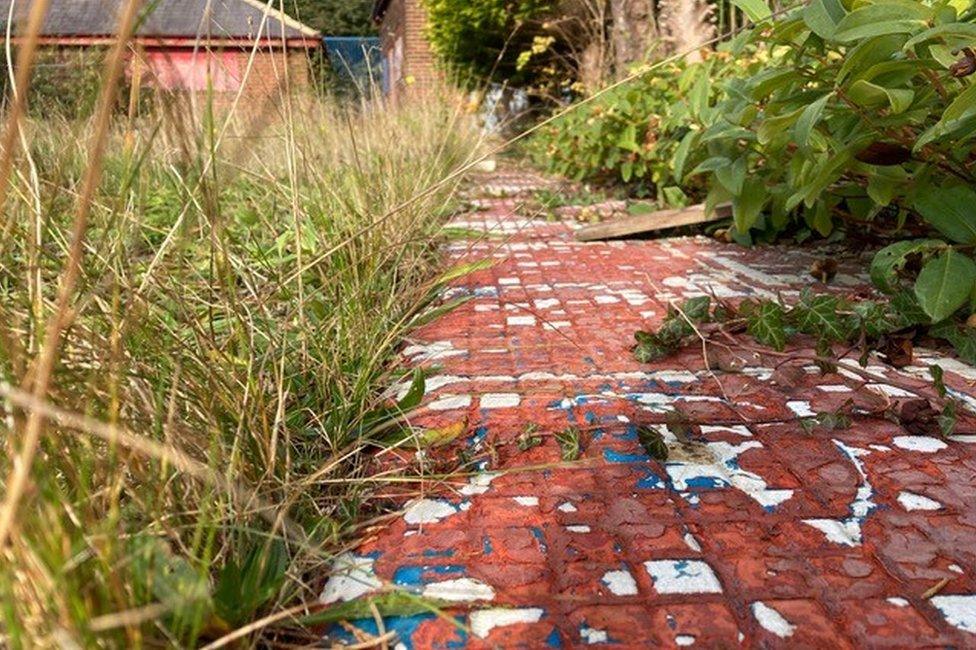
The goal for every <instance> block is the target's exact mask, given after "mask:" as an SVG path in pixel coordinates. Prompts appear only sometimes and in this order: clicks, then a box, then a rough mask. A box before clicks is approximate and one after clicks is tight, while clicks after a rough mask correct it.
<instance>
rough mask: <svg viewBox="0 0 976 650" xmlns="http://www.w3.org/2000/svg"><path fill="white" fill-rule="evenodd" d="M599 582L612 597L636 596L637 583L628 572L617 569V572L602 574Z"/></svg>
mask: <svg viewBox="0 0 976 650" xmlns="http://www.w3.org/2000/svg"><path fill="white" fill-rule="evenodd" d="M601 582H603V584H605V585H606V586H607V589H609V590H610V593H612V594H613V595H614V596H636V595H637V581H636V580H634V576H632V575H631V574H630V571H627V570H625V569H619V570H617V571H607V572H606V573H604V574H603V578H601Z"/></svg>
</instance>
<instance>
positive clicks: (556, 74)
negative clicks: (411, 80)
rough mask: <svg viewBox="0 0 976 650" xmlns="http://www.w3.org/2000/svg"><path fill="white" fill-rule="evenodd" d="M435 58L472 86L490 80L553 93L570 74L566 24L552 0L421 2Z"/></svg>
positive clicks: (563, 12)
mask: <svg viewBox="0 0 976 650" xmlns="http://www.w3.org/2000/svg"><path fill="white" fill-rule="evenodd" d="M424 4H425V6H426V8H427V37H428V40H429V41H430V44H431V47H432V48H433V50H434V52H435V53H436V54H437V55H438V57H439V58H440V60H441V61H442V62H444V63H446V64H447V65H448V66H450V67H451V68H452V69H455V70H457V71H458V72H460V73H461V76H462V78H469V79H471V81H472V82H473V83H475V84H476V85H481V84H484V83H487V82H491V81H496V82H501V83H505V84H507V85H512V86H516V87H520V86H522V87H530V88H533V89H535V90H538V91H544V92H550V93H559V92H560V90H559V88H560V87H561V86H563V85H564V84H565V85H568V84H571V83H572V82H573V77H574V66H573V64H572V63H571V62H570V59H572V58H573V53H572V49H573V44H572V43H571V41H572V40H573V34H574V32H575V30H574V29H572V28H567V24H577V23H578V22H579V21H578V20H577V19H576V18H575V17H573V16H572V12H568V13H567V12H566V9H567V7H566V6H558V5H559V3H554V2H552V0H515V1H514V2H513V1H512V0H479V1H478V2H471V1H470V0H424Z"/></svg>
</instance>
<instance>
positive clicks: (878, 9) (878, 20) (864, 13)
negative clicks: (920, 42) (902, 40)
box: [834, 1, 932, 42]
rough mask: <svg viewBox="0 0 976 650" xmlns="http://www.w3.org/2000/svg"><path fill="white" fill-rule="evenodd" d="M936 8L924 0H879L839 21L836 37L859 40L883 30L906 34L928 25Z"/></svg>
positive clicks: (848, 40)
mask: <svg viewBox="0 0 976 650" xmlns="http://www.w3.org/2000/svg"><path fill="white" fill-rule="evenodd" d="M931 15H932V10H931V9H930V8H928V7H926V6H925V5H923V4H922V3H920V2H912V1H908V2H878V3H875V4H869V5H865V6H862V7H860V8H858V9H855V10H854V11H852V12H851V13H849V14H847V15H846V16H844V18H843V19H842V20H841V21H840V22H839V23H838V24H837V29H836V30H835V32H834V39H836V40H838V41H841V42H850V41H855V40H858V39H861V38H869V37H871V36H881V35H882V34H906V33H912V32H915V31H918V30H921V29H924V28H925V27H926V21H927V20H929V19H930V18H931Z"/></svg>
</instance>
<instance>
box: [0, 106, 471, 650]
mask: <svg viewBox="0 0 976 650" xmlns="http://www.w3.org/2000/svg"><path fill="white" fill-rule="evenodd" d="M458 106H460V103H459V102H456V101H453V100H451V99H449V98H446V97H431V98H430V99H429V100H428V101H424V102H420V101H418V102H414V103H410V104H407V105H405V106H402V107H400V108H399V109H397V110H392V109H388V107H385V106H381V105H378V104H372V103H365V102H364V103H362V104H360V105H357V106H351V107H349V106H346V107H341V106H338V105H336V104H335V103H333V102H330V101H327V100H322V101H318V100H316V101H310V102H309V101H304V100H303V102H302V103H301V105H300V106H290V107H289V110H288V111H286V112H285V117H284V118H282V119H279V120H276V121H274V122H273V123H271V124H269V125H268V127H267V129H265V130H264V131H262V132H261V134H260V137H250V138H241V137H235V136H234V135H233V133H234V131H233V129H224V128H223V123H222V122H220V120H219V117H217V116H214V115H205V116H204V119H203V120H202V121H201V122H200V125H199V126H197V125H195V124H193V123H192V122H193V121H192V120H190V119H188V118H186V117H180V116H181V115H183V116H185V115H186V112H184V111H182V110H180V109H179V107H176V108H174V107H173V106H170V107H168V108H167V109H166V110H163V109H162V108H161V109H160V110H158V111H155V112H153V113H151V114H149V115H144V116H141V117H140V118H138V120H136V121H134V122H130V123H126V124H124V125H121V126H118V127H113V129H111V130H110V132H108V133H105V134H103V135H101V136H100V135H99V134H98V130H99V124H98V121H97V119H98V118H97V116H96V117H95V118H93V119H92V120H91V121H83V122H79V121H68V120H66V119H60V118H57V117H50V118H48V119H45V120H44V121H43V122H41V121H34V122H31V121H27V122H23V125H22V131H23V133H24V137H23V139H22V141H23V142H24V143H25V145H26V150H20V151H17V152H15V155H16V158H17V159H16V161H15V162H14V163H13V173H12V174H11V176H10V186H9V193H8V198H7V201H6V205H5V206H4V220H5V224H4V228H3V233H4V235H3V237H2V239H0V396H2V402H0V416H2V420H0V431H2V432H3V436H2V442H0V445H2V449H0V451H2V452H3V453H0V478H2V479H3V480H4V481H7V480H8V479H9V477H10V476H11V475H12V472H14V471H15V468H14V465H15V461H14V459H15V458H17V457H18V454H20V452H21V450H22V449H23V447H24V445H25V444H27V443H29V440H27V439H26V437H25V434H27V433H29V432H30V431H29V426H28V425H29V422H30V421H31V419H32V417H33V418H34V419H35V420H37V421H43V426H42V427H41V428H40V438H39V446H38V449H37V454H36V455H35V456H34V457H33V458H32V459H30V462H29V463H27V465H26V466H25V467H24V470H23V471H24V472H25V473H26V474H25V475H26V476H27V477H28V481H27V484H26V490H25V491H24V493H23V495H22V496H21V497H19V499H18V506H17V507H16V509H15V510H13V511H10V514H11V515H12V518H11V528H10V535H9V541H8V543H7V544H6V545H5V546H3V547H2V548H0V645H5V646H9V647H14V648H16V647H35V646H40V647H44V646H52V645H72V644H74V645H78V646H81V647H89V646H110V647H146V646H159V645H163V646H179V647H186V646H193V645H202V644H205V643H207V642H213V641H216V640H219V639H221V638H222V637H224V636H225V635H229V634H233V635H234V636H235V640H234V643H240V642H241V639H243V640H244V641H245V642H247V643H249V644H257V643H260V642H268V641H270V640H272V639H273V638H274V635H278V634H285V633H287V634H288V635H289V638H290V639H291V640H292V641H295V640H296V639H298V640H299V641H301V640H302V633H301V631H300V630H297V629H296V628H295V625H294V621H296V620H299V619H301V618H302V617H304V616H307V615H308V614H309V613H310V612H312V611H313V610H314V603H315V600H316V598H317V589H318V588H319V587H320V586H321V584H320V579H321V578H323V577H325V576H326V575H327V572H328V569H327V566H328V564H329V562H330V560H331V558H332V555H333V554H334V552H336V551H337V550H338V549H340V548H341V547H342V545H343V544H344V543H347V542H348V541H349V540H350V539H351V538H352V537H354V535H355V533H356V526H357V523H358V522H360V521H362V520H363V519H365V518H366V517H368V516H370V515H371V514H374V513H375V508H374V506H373V504H372V502H371V494H372V492H373V491H374V490H375V489H376V488H377V486H378V485H379V483H380V481H376V480H367V479H368V478H369V476H368V469H367V467H366V466H365V463H364V459H365V457H366V454H365V453H364V452H366V451H368V450H369V449H371V448H373V447H378V446H382V445H383V444H384V442H383V435H382V432H384V431H388V430H389V426H388V422H386V421H384V420H383V418H377V416H376V414H377V413H386V412H387V411H388V409H387V410H384V407H387V406H389V405H388V404H387V403H386V402H385V401H384V398H383V394H384V389H386V388H387V387H388V386H390V385H391V384H392V383H394V382H396V381H399V380H403V379H404V378H405V370H404V369H402V368H399V367H398V366H397V363H396V355H395V352H396V350H397V346H398V345H399V344H400V342H401V341H402V340H403V336H404V334H405V332H406V331H407V330H408V329H409V328H410V326H411V324H413V323H415V322H416V321H417V319H419V318H420V317H421V316H422V315H423V313H424V311H425V310H426V309H427V307H428V306H429V304H430V302H431V300H432V299H433V296H434V292H435V289H436V287H437V286H438V285H437V276H438V274H439V272H441V271H442V270H443V269H441V268H440V264H441V261H440V257H439V255H438V253H437V243H438V241H439V240H438V230H439V228H440V226H441V225H442V223H443V220H444V217H445V216H446V215H447V214H449V212H450V211H451V209H452V208H453V206H454V205H455V198H454V197H455V190H456V182H457V179H458V176H457V175H455V174H454V172H455V171H456V170H457V169H458V168H460V167H461V166H462V165H463V164H464V163H465V162H467V161H469V160H470V159H471V157H472V156H473V155H474V154H473V152H474V151H476V149H477V135H476V133H475V131H474V129H473V128H472V126H471V125H470V123H469V121H468V119H467V117H466V116H464V115H462V114H461V113H460V112H459V110H458V109H457V107H458ZM123 127H124V128H123ZM92 138H99V139H100V142H101V144H102V145H103V147H102V148H103V150H104V154H103V155H101V161H100V162H101V165H102V169H103V172H102V174H101V175H100V178H98V180H97V184H96V186H95V187H94V189H93V190H92V191H90V192H89V191H88V190H86V189H85V187H86V185H85V183H86V178H88V180H89V182H90V181H91V174H90V173H89V174H88V175H87V176H86V170H90V165H91V163H92V160H91V157H90V154H89V152H90V151H91V139H92ZM445 179H451V180H450V182H447V183H444V182H443V181H444V180H445ZM432 187H433V188H434V189H433V190H431V189H430V188H432ZM79 206H84V210H85V211H86V212H87V216H86V222H87V223H86V228H85V230H84V232H83V236H82V238H81V248H80V254H79V256H78V257H79V262H80V264H79V266H78V269H79V273H78V277H77V281H76V283H75V287H74V288H73V291H72V292H71V295H70V297H68V298H66V299H63V300H61V302H62V303H63V304H62V305H61V309H60V310H59V290H60V289H59V287H61V288H63V284H62V280H61V278H63V274H64V273H65V272H66V269H68V268H69V266H68V265H70V264H71V263H72V262H71V260H70V257H69V256H70V251H71V250H72V248H71V246H72V244H71V242H72V228H73V224H74V221H75V215H76V214H77V213H78V210H79ZM54 322H57V323H58V327H59V328H60V330H61V331H60V332H52V329H51V328H52V323H54ZM45 337H48V338H52V337H53V339H55V343H56V345H55V348H54V351H53V353H51V352H50V351H51V350H52V348H51V347H50V346H45V343H44V341H45ZM44 350H48V351H49V353H51V354H52V357H51V373H52V374H51V378H50V382H49V386H48V387H46V390H45V391H43V392H40V393H38V392H37V391H36V390H35V388H36V386H35V382H36V381H37V380H38V377H37V373H38V369H39V368H40V369H42V370H43V367H42V365H40V364H42V363H43V359H44V356H43V355H44V354H45V352H44ZM32 414H33V416H32ZM387 419H388V418H387ZM303 604H307V606H303ZM255 622H257V623H255ZM249 624H250V628H248V627H247V626H248V625H249ZM283 626H284V627H283ZM242 628H244V629H243V630H242V632H238V633H235V630H241V629H242ZM282 630H287V632H283V631H282ZM236 637H241V638H240V639H238V638H236Z"/></svg>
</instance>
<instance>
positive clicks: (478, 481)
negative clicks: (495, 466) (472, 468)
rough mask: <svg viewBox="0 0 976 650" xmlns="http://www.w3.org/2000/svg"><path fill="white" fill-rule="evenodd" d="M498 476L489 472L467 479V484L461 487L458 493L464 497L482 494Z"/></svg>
mask: <svg viewBox="0 0 976 650" xmlns="http://www.w3.org/2000/svg"><path fill="white" fill-rule="evenodd" d="M498 476H499V475H498V474H493V473H490V472H485V473H484V474H477V475H475V476H472V477H471V478H469V479H468V484H467V485H465V486H464V487H462V488H461V489H460V490H459V491H460V492H461V494H464V495H466V496H472V495H474V494H484V493H485V492H487V491H488V486H490V485H491V482H492V481H493V480H495V478H496V477H498Z"/></svg>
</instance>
